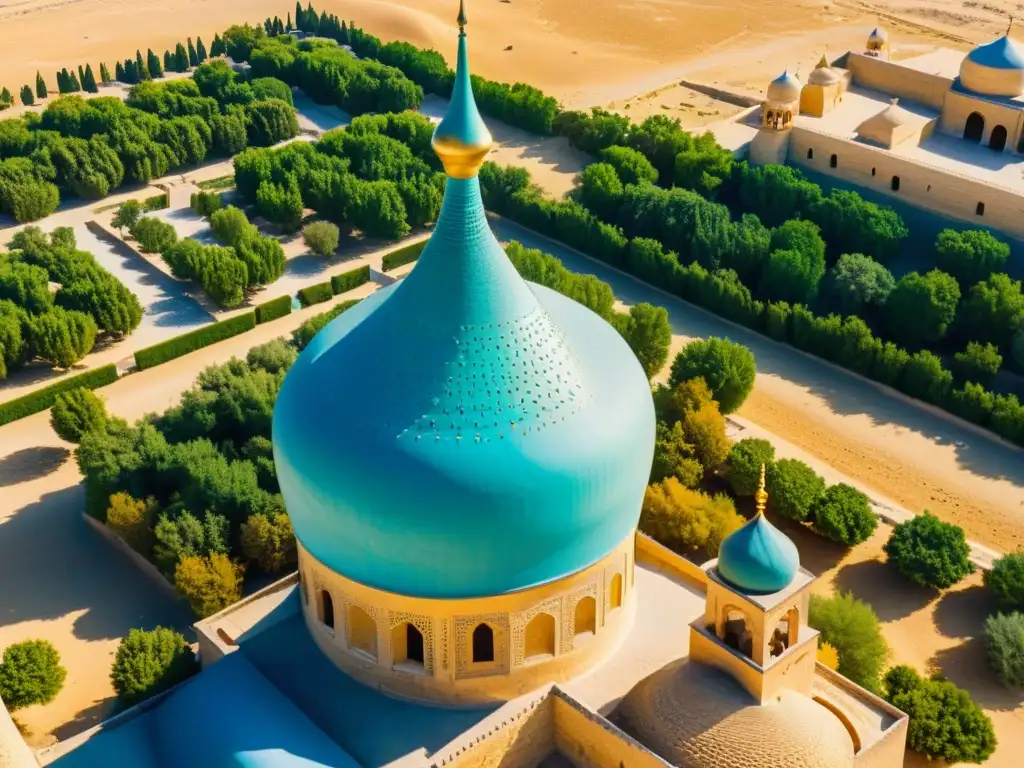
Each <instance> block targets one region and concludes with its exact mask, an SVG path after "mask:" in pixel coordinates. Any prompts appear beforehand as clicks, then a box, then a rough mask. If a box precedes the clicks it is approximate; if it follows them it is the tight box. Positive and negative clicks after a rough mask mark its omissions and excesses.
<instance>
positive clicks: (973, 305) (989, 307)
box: [957, 273, 1024, 354]
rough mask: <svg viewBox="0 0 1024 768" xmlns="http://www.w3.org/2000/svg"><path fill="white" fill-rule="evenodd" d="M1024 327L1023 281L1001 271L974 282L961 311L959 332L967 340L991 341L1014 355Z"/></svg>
mask: <svg viewBox="0 0 1024 768" xmlns="http://www.w3.org/2000/svg"><path fill="white" fill-rule="evenodd" d="M1018 329H1024V292H1022V291H1021V282H1020V280H1012V279H1011V278H1010V276H1009V275H1005V274H1002V273H997V274H994V275H991V276H990V277H989V278H988V279H987V280H982V281H981V282H980V283H977V284H976V285H974V286H973V287H972V288H971V290H970V292H969V293H968V294H967V298H965V299H964V302H963V304H962V305H961V307H960V311H959V313H958V314H957V331H958V333H959V334H960V335H961V336H962V337H964V338H967V339H974V340H976V341H991V342H992V343H993V344H995V345H996V346H997V347H999V349H1000V350H1001V351H1003V352H1005V353H1007V354H1013V338H1014V334H1015V332H1017V330H1018Z"/></svg>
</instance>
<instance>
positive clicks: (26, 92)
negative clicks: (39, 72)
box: [20, 85, 36, 107]
mask: <svg viewBox="0 0 1024 768" xmlns="http://www.w3.org/2000/svg"><path fill="white" fill-rule="evenodd" d="M20 95H21V103H22V104H24V105H25V106H26V107H31V106H32V105H33V104H35V103H36V100H35V99H34V98H33V97H32V89H31V88H29V87H28V86H27V85H23V86H21V94H20Z"/></svg>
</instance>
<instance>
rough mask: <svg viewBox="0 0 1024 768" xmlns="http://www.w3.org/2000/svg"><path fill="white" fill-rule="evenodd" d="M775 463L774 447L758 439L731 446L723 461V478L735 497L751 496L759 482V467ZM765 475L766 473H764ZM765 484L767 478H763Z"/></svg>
mask: <svg viewBox="0 0 1024 768" xmlns="http://www.w3.org/2000/svg"><path fill="white" fill-rule="evenodd" d="M773 461H775V446H774V445H772V444H771V443H769V442H768V441H767V440H762V439H761V438H759V437H747V438H744V439H743V440H740V441H739V442H738V443H735V444H733V446H732V448H731V449H730V450H729V455H728V456H727V457H726V459H725V466H726V471H725V477H726V479H727V480H728V481H729V485H730V486H732V490H733V493H735V494H736V495H737V496H753V495H754V493H755V492H756V491H757V486H758V484H759V483H760V480H761V467H762V466H764V467H768V466H770V465H771V464H772V462H773ZM765 474H767V471H766V473H765ZM765 481H766V484H767V477H766V478H765Z"/></svg>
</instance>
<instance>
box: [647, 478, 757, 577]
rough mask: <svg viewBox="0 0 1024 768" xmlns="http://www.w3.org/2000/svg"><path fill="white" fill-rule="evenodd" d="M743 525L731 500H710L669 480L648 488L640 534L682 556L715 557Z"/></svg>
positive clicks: (712, 497)
mask: <svg viewBox="0 0 1024 768" xmlns="http://www.w3.org/2000/svg"><path fill="white" fill-rule="evenodd" d="M741 525H743V517H742V516H741V515H740V514H739V513H737V512H736V508H735V506H734V505H733V502H732V499H730V498H729V497H728V496H726V495H725V494H717V495H715V496H709V495H708V494H706V493H702V492H701V491H695V490H692V489H690V488H686V487H685V486H683V485H682V484H681V483H680V482H679V481H678V480H677V479H676V478H674V477H669V478H666V479H665V480H664V481H663V482H661V483H655V484H654V485H651V486H649V487H648V488H647V493H646V494H645V495H644V504H643V508H642V510H641V512H640V530H642V531H643V532H644V533H646V534H648V535H649V536H651V537H652V538H653V539H654V540H655V541H658V542H659V543H661V544H664V545H665V546H666V547H669V548H670V549H673V550H675V551H677V552H681V553H690V552H694V551H698V550H703V551H704V552H707V553H708V554H709V555H711V556H712V557H714V556H715V555H717V554H718V548H719V547H720V546H721V544H722V540H723V539H725V537H726V536H728V535H729V534H730V533H732V532H733V531H735V530H736V529H738V528H739V527H740V526H741Z"/></svg>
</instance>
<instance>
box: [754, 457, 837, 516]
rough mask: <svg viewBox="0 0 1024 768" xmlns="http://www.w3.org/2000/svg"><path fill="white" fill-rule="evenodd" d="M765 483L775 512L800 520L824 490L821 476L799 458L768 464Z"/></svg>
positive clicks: (769, 501)
mask: <svg viewBox="0 0 1024 768" xmlns="http://www.w3.org/2000/svg"><path fill="white" fill-rule="evenodd" d="M765 486H766V489H767V491H768V506H769V507H770V508H771V509H772V511H774V512H776V513H778V514H779V515H781V516H782V517H788V518H789V519H790V520H796V521H797V522H801V523H802V522H805V521H806V520H807V518H808V516H810V514H811V509H812V507H813V506H814V504H815V503H816V502H817V501H818V499H819V498H821V495H822V494H823V493H824V492H825V481H824V479H822V477H821V475H819V474H818V473H817V472H815V471H814V470H813V469H811V467H809V466H808V465H807V464H805V463H804V462H802V461H800V460H799V459H779V460H778V461H776V462H774V463H772V464H769V465H768V469H767V472H766V478H765Z"/></svg>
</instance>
